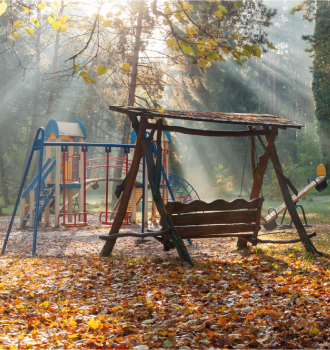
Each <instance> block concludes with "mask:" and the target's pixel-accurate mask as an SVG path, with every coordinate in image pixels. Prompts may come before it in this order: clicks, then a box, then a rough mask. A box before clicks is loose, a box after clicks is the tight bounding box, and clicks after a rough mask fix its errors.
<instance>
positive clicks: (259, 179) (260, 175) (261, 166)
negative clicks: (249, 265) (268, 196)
mask: <svg viewBox="0 0 330 350" xmlns="http://www.w3.org/2000/svg"><path fill="white" fill-rule="evenodd" d="M265 130H268V128H266V129H265ZM277 133H278V129H277V127H276V126H273V127H272V129H271V130H270V133H269V135H268V136H266V139H267V146H266V147H267V150H268V151H269V150H270V148H271V147H272V146H273V145H274V143H275V139H276V136H277ZM254 135H255V134H254ZM268 161H269V153H267V152H264V153H263V154H262V155H260V156H259V163H258V165H257V166H256V169H255V172H254V175H253V185H252V190H251V194H250V200H251V199H255V198H258V197H259V195H260V191H261V187H262V183H263V179H264V175H265V172H266V169H267V165H268ZM246 246H247V241H246V240H244V239H241V238H239V239H238V240H237V248H238V249H244V248H246Z"/></svg>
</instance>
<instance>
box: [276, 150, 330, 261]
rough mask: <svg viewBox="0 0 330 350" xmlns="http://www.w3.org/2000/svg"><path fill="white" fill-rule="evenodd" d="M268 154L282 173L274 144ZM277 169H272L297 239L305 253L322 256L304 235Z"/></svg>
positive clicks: (287, 189) (303, 229)
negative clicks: (297, 235) (296, 232)
mask: <svg viewBox="0 0 330 350" xmlns="http://www.w3.org/2000/svg"><path fill="white" fill-rule="evenodd" d="M269 153H270V155H271V157H272V159H273V162H274V163H275V164H276V166H277V168H278V169H279V170H280V171H282V167H281V163H280V161H279V158H278V154H277V150H276V147H275V144H273V145H272V147H271V149H270V152H269ZM275 164H274V165H275ZM277 168H276V167H274V169H275V172H276V176H277V181H278V183H279V185H280V188H281V192H282V196H283V199H284V202H285V204H286V207H287V209H288V212H289V214H290V216H291V219H292V222H293V224H294V225H295V227H296V229H297V231H298V234H299V237H300V239H301V241H302V244H303V245H304V247H305V249H306V251H307V252H308V253H311V254H313V255H323V254H322V253H321V252H319V251H318V250H317V249H316V248H315V247H314V245H313V243H312V242H311V240H310V239H309V237H308V235H307V233H306V230H305V227H304V225H303V224H302V222H301V220H300V218H299V215H298V213H297V209H296V206H295V204H294V202H293V200H292V197H291V194H290V191H289V188H288V185H287V184H286V182H285V181H284V180H283V178H282V177H281V176H280V174H279V172H278V170H277Z"/></svg>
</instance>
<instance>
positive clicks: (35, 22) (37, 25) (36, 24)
mask: <svg viewBox="0 0 330 350" xmlns="http://www.w3.org/2000/svg"><path fill="white" fill-rule="evenodd" d="M31 21H32V22H33V23H34V24H35V26H36V27H37V28H39V26H40V24H39V21H38V20H37V19H36V18H33V17H31Z"/></svg>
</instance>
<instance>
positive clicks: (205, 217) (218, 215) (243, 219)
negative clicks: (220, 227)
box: [172, 210, 257, 226]
mask: <svg viewBox="0 0 330 350" xmlns="http://www.w3.org/2000/svg"><path fill="white" fill-rule="evenodd" d="M256 214H257V211H256V210H245V211H222V212H212V213H196V214H184V215H173V216H172V222H173V225H174V226H184V225H207V224H209V225H211V224H239V223H245V224H248V223H255V222H256Z"/></svg>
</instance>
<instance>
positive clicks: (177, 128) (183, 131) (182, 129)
mask: <svg viewBox="0 0 330 350" xmlns="http://www.w3.org/2000/svg"><path fill="white" fill-rule="evenodd" d="M147 129H151V130H160V126H159V124H153V123H148V124H147ZM161 130H162V131H170V132H179V133H181V134H187V135H196V136H208V137H247V136H253V135H255V133H254V132H253V131H251V130H242V131H231V130H223V131H214V130H200V129H191V128H185V127H182V126H171V125H162V127H161ZM257 133H258V135H269V133H270V131H269V129H258V130H257Z"/></svg>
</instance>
